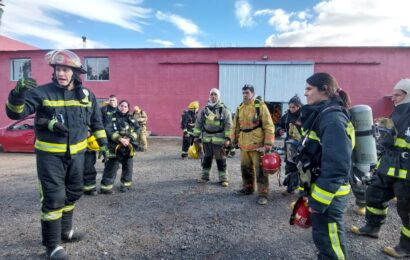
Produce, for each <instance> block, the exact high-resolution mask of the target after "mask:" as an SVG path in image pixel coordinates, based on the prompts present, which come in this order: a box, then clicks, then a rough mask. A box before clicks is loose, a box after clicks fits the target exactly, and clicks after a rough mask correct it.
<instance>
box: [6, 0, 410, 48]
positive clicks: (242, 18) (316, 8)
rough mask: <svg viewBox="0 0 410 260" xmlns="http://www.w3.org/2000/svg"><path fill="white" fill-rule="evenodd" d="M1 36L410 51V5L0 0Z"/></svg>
mask: <svg viewBox="0 0 410 260" xmlns="http://www.w3.org/2000/svg"><path fill="white" fill-rule="evenodd" d="M3 2H4V4H5V8H4V14H3V17H2V24H1V28H0V34H1V35H5V36H8V37H11V38H13V39H16V40H19V41H23V42H25V43H28V44H31V45H34V46H37V47H40V48H44V49H53V48H73V49H75V48H82V46H83V45H82V39H81V36H86V37H87V46H86V47H87V48H170V47H171V48H195V47H265V46H281V47H283V46H290V47H296V46H302V47H303V46H409V45H410V15H409V12H410V11H409V10H410V1H408V0H389V1H387V0H327V1H318V0H176V1H172V0H151V1H148V0H147V1H142V0H3Z"/></svg>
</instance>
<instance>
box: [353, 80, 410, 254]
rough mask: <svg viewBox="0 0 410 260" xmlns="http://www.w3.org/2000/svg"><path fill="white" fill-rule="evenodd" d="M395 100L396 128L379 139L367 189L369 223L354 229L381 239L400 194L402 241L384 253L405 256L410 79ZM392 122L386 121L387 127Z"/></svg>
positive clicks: (409, 234)
mask: <svg viewBox="0 0 410 260" xmlns="http://www.w3.org/2000/svg"><path fill="white" fill-rule="evenodd" d="M392 100H393V103H394V106H395V108H394V111H393V113H392V114H391V115H390V119H391V121H392V122H393V129H389V128H390V127H389V126H388V127H387V130H388V131H385V132H384V134H383V135H384V136H383V138H382V140H378V142H379V143H380V144H381V145H382V146H383V150H384V151H383V153H382V156H381V158H380V161H379V163H378V164H377V167H376V174H375V175H374V176H373V177H372V179H371V184H370V185H369V186H368V187H367V190H366V196H365V197H366V225H364V226H363V227H361V228H359V227H356V226H352V227H351V231H352V232H353V233H355V234H358V235H362V236H369V237H373V238H378V237H379V232H380V228H381V226H382V225H383V224H384V223H385V222H386V217H387V209H388V207H389V201H390V200H392V199H393V198H394V197H397V213H398V215H399V217H400V219H401V222H402V227H401V230H400V241H399V243H398V244H397V245H396V246H392V247H390V246H389V247H385V248H384V252H385V253H386V254H388V255H390V256H393V257H398V258H402V257H409V256H410V217H409V216H410V79H402V80H400V81H399V82H397V84H396V85H395V86H394V88H393V94H392ZM391 121H390V122H385V124H386V126H387V125H391Z"/></svg>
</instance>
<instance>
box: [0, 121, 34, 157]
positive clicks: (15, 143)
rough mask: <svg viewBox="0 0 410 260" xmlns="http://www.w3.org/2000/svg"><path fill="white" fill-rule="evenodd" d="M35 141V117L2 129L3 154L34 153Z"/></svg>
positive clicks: (1, 143) (0, 129)
mask: <svg viewBox="0 0 410 260" xmlns="http://www.w3.org/2000/svg"><path fill="white" fill-rule="evenodd" d="M35 139H36V138H35V134H34V116H29V117H26V118H25V119H21V120H17V121H15V122H14V123H12V124H10V125H8V126H6V127H2V128H0V146H1V148H2V150H3V152H20V153H34V141H35Z"/></svg>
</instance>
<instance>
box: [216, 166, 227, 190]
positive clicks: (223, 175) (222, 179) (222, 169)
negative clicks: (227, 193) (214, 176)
mask: <svg viewBox="0 0 410 260" xmlns="http://www.w3.org/2000/svg"><path fill="white" fill-rule="evenodd" d="M216 165H217V167H218V174H219V183H220V184H221V186H222V187H228V186H229V182H228V173H227V171H226V159H220V160H216Z"/></svg>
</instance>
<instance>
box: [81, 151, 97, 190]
mask: <svg viewBox="0 0 410 260" xmlns="http://www.w3.org/2000/svg"><path fill="white" fill-rule="evenodd" d="M96 162H97V152H94V151H86V152H85V155H84V191H85V192H90V191H96V190H97V187H96V178H97V170H96V169H95V163H96Z"/></svg>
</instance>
